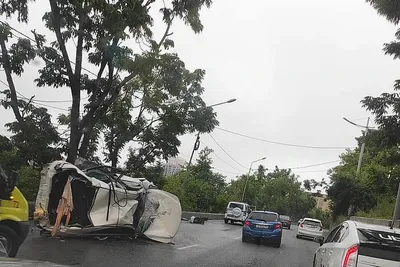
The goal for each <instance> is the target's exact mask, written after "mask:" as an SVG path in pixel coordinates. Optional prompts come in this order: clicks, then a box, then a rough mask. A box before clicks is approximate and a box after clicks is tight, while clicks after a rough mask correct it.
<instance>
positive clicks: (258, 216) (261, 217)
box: [249, 212, 278, 222]
mask: <svg viewBox="0 0 400 267" xmlns="http://www.w3.org/2000/svg"><path fill="white" fill-rule="evenodd" d="M249 219H251V220H258V221H265V222H276V221H278V215H276V214H273V213H265V212H252V213H251V214H250V217H249Z"/></svg>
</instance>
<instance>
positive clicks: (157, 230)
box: [34, 159, 182, 243]
mask: <svg viewBox="0 0 400 267" xmlns="http://www.w3.org/2000/svg"><path fill="white" fill-rule="evenodd" d="M181 214H182V209H181V205H180V202H179V199H178V198H177V197H176V196H175V195H172V194H170V193H168V192H165V191H162V190H159V189H157V188H156V186H155V185H154V184H153V183H151V182H149V181H148V180H146V179H145V178H132V177H129V176H126V175H124V173H123V172H122V171H120V170H118V169H115V168H111V167H108V166H101V165H95V164H93V163H91V162H88V161H86V160H83V159H78V160H77V162H76V163H75V165H73V164H71V163H68V162H65V161H55V162H52V163H49V164H48V165H47V166H45V168H44V169H43V170H42V172H41V180H40V186H39V191H38V194H37V198H36V202H35V212H34V221H35V224H36V226H37V227H39V228H40V229H42V230H43V231H44V232H48V233H51V235H52V236H54V235H59V236H87V235H94V236H115V235H128V236H131V237H137V236H145V237H147V238H149V239H152V240H154V241H158V242H162V243H169V242H171V239H172V238H173V237H174V236H175V234H176V233H177V231H178V229H179V225H180V221H181Z"/></svg>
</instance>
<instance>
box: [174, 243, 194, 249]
mask: <svg viewBox="0 0 400 267" xmlns="http://www.w3.org/2000/svg"><path fill="white" fill-rule="evenodd" d="M198 246H199V244H195V245H190V246H185V247H180V248H177V249H178V250H184V249H187V248H193V247H198Z"/></svg>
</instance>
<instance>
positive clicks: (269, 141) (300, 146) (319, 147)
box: [215, 127, 351, 150]
mask: <svg viewBox="0 0 400 267" xmlns="http://www.w3.org/2000/svg"><path fill="white" fill-rule="evenodd" d="M215 128H216V129H218V130H220V131H224V132H227V133H230V134H234V135H237V136H241V137H245V138H249V139H253V140H257V141H261V142H265V143H270V144H275V145H282V146H290V147H298V148H309V149H332V150H334V149H336V150H339V149H340V150H342V149H348V148H351V147H335V146H309V145H298V144H290V143H283V142H277V141H271V140H267V139H262V138H258V137H253V136H249V135H245V134H241V133H237V132H233V131H230V130H226V129H223V128H220V127H215Z"/></svg>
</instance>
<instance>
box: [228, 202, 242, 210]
mask: <svg viewBox="0 0 400 267" xmlns="http://www.w3.org/2000/svg"><path fill="white" fill-rule="evenodd" d="M229 208H231V209H234V208H239V209H241V210H243V204H240V203H229Z"/></svg>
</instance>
